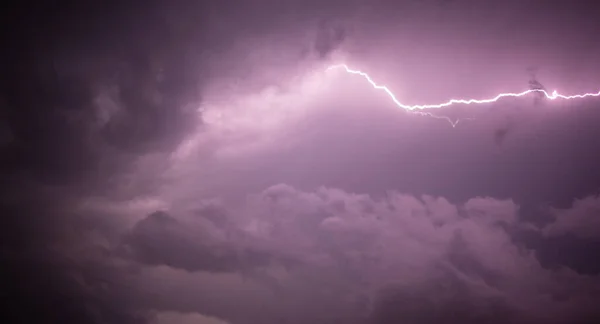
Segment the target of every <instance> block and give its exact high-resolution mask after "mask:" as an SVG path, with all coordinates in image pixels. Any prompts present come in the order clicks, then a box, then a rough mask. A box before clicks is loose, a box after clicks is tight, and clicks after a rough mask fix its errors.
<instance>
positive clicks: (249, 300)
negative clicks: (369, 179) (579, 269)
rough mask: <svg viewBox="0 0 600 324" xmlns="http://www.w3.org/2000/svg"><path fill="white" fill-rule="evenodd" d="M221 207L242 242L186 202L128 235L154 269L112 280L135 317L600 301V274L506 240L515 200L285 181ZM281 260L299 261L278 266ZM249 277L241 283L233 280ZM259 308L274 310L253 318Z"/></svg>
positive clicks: (531, 309) (301, 318)
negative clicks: (358, 190)
mask: <svg viewBox="0 0 600 324" xmlns="http://www.w3.org/2000/svg"><path fill="white" fill-rule="evenodd" d="M181 207H183V206H179V208H178V210H180V211H181V210H184V209H185V208H181ZM575 208H576V207H575ZM220 210H221V211H222V213H224V214H228V215H230V216H229V217H228V225H227V229H228V231H229V233H238V234H237V235H223V234H224V233H223V232H222V229H223V228H224V227H223V226H221V227H219V226H215V225H214V224H212V225H211V224H210V223H205V222H204V221H199V222H198V213H197V212H194V208H192V209H191V210H190V214H188V215H182V214H180V215H179V216H169V215H167V214H165V213H163V212H157V213H153V214H151V215H149V216H147V217H146V218H144V219H142V220H140V221H139V222H138V223H137V224H136V225H135V226H134V227H133V229H132V231H131V233H130V234H126V235H125V236H124V237H123V239H124V240H125V241H124V242H126V243H127V244H129V248H132V249H133V251H137V252H138V253H139V252H142V254H136V253H133V254H120V255H121V257H124V258H125V260H128V259H130V258H131V257H133V259H130V261H127V262H131V261H134V262H135V261H136V260H139V261H143V262H144V263H146V264H147V265H143V266H141V268H138V270H137V271H136V272H135V273H136V274H135V275H134V276H132V275H125V276H122V277H121V278H120V279H119V280H120V281H118V283H119V282H120V283H122V284H123V283H125V282H128V283H129V284H130V285H133V288H131V289H130V290H129V292H128V294H133V295H129V296H130V297H129V299H131V300H136V301H135V302H133V304H132V305H131V309H130V310H131V311H138V312H139V311H142V310H144V309H146V310H147V309H155V310H157V311H159V312H169V311H172V312H173V311H174V312H193V313H199V314H205V315H209V316H215V317H218V318H222V319H224V320H227V321H229V322H232V323H255V322H260V321H261V320H266V319H267V318H272V317H271V316H274V317H273V318H278V316H279V318H280V319H279V320H283V319H285V320H286V321H287V323H303V322H306V321H312V322H315V323H330V322H331V321H335V320H347V321H348V322H350V320H353V321H356V323H364V322H365V321H366V322H369V323H387V322H390V321H396V320H399V319H401V318H403V319H411V320H413V321H415V322H416V323H439V322H440V321H442V320H443V319H447V318H452V319H455V320H457V321H463V322H467V323H471V322H473V323H478V322H481V321H483V322H488V323H496V322H502V321H511V322H516V323H563V322H564V319H566V318H568V319H569V320H573V321H575V322H577V320H579V319H580V318H584V317H585V316H589V315H593V314H595V313H594V309H593V307H592V306H591V305H592V304H590V302H591V300H592V299H590V298H594V296H595V294H597V293H598V288H599V286H598V282H597V280H595V279H593V278H591V277H586V276H582V275H578V274H576V273H574V272H570V271H569V270H567V269H563V268H561V267H558V268H557V267H552V268H544V267H543V266H542V265H541V264H540V263H539V261H538V260H537V259H536V258H535V256H534V254H533V251H532V250H529V249H528V248H525V247H524V246H523V245H522V244H520V243H518V242H517V241H515V237H513V236H512V233H515V231H517V230H518V229H519V227H520V226H521V224H520V223H519V221H518V206H516V205H515V204H514V203H513V202H512V201H501V200H495V199H491V198H474V199H471V200H469V201H467V202H466V203H465V204H463V205H454V204H451V203H449V202H448V201H447V200H445V199H443V198H434V197H429V196H424V197H420V198H416V197H413V196H409V195H402V194H398V193H393V192H390V193H389V194H388V195H387V197H385V198H383V199H375V198H372V197H370V196H368V195H357V194H350V193H347V192H344V191H342V190H337V189H326V188H322V189H319V190H317V191H315V192H303V191H299V190H297V189H295V188H293V187H290V186H286V185H278V186H273V187H271V188H269V189H267V190H265V191H264V192H261V193H259V194H254V195H250V196H248V197H247V198H246V199H245V202H244V203H242V204H241V205H239V204H235V205H231V206H222V207H220ZM213 211H214V209H213ZM105 217H106V216H105ZM121 217H122V216H121ZM202 218H203V217H201V219H202ZM184 224H185V225H184ZM116 248H117V247H116ZM234 251H238V252H237V253H235V252H234ZM242 251H261V255H262V256H263V257H262V258H258V259H256V258H252V255H253V254H248V255H246V257H244V253H242ZM282 255H287V256H290V255H293V256H294V259H295V261H296V264H300V265H301V266H293V267H282V265H281V263H278V262H277V260H278V259H281V257H280V256H282ZM248 256H250V257H248ZM149 265H152V266H149ZM157 265H162V266H159V267H156V266H157ZM177 269H183V270H186V271H194V272H193V273H192V274H190V273H189V272H187V274H185V275H184V274H183V273H181V272H178V270H177ZM252 269H253V270H252ZM250 270H252V271H250ZM242 278H245V279H244V280H247V281H245V283H242V282H243V281H239V282H238V280H241V279H242ZM151 282H154V283H157V282H161V284H160V285H156V284H151ZM209 282H210V284H209ZM236 282H237V283H236ZM579 285H588V288H586V289H581V287H580V288H577V287H578V286H579ZM141 287H145V288H143V291H144V293H143V294H142V292H141V291H138V290H142V288H141ZM177 287H179V288H177ZM183 287H185V288H183ZM218 287H220V288H218ZM212 289H219V290H220V291H222V293H220V294H217V295H215V294H213V293H212V291H213V290H212ZM238 289H241V290H244V291H250V292H251V293H249V294H248V295H246V294H240V293H239V290H238ZM227 291H230V292H229V293H228V292H227ZM147 296H161V297H160V298H158V299H150V298H148V297H147ZM303 296H310V298H308V299H306V298H305V297H303ZM548 296H550V298H549V297H548ZM187 300H201V301H202V302H201V303H189V302H187ZM284 300H285V301H286V302H284ZM288 303H290V304H288ZM256 304H268V305H269V306H268V307H266V306H265V307H266V308H264V309H263V311H262V313H261V314H257V313H254V312H253V310H252V307H254V306H252V305H256ZM234 305H239V306H234ZM318 305H327V308H326V309H323V308H320V307H319V306H318ZM289 307H292V308H302V309H304V312H303V313H295V312H294V311H292V308H289ZM577 314H580V315H577ZM271 320H272V319H271Z"/></svg>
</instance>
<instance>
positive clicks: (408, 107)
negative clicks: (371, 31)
mask: <svg viewBox="0 0 600 324" xmlns="http://www.w3.org/2000/svg"><path fill="white" fill-rule="evenodd" d="M334 69H343V70H344V71H346V72H347V73H350V74H355V75H359V76H361V77H363V78H364V79H365V80H367V82H369V83H370V84H371V85H372V86H373V88H375V89H378V90H383V91H385V93H387V95H388V96H389V97H390V98H391V99H392V101H393V102H394V103H395V104H396V106H398V107H400V108H402V109H405V110H410V111H415V110H424V109H436V108H443V107H448V106H450V105H454V104H465V105H471V104H485V103H492V102H496V101H498V100H500V99H501V98H504V97H522V96H525V95H528V94H530V93H533V92H541V93H542V94H543V95H544V96H545V97H546V98H548V99H550V100H555V99H566V100H570V99H582V98H586V97H600V91H598V92H596V93H584V94H577V95H571V96H565V95H562V94H559V93H558V92H557V91H556V90H554V91H553V92H552V94H549V93H548V92H547V91H546V90H543V89H530V90H526V91H523V92H518V93H501V94H499V95H497V96H495V97H493V98H489V99H450V100H448V101H446V102H443V103H439V104H431V105H406V104H403V103H401V102H400V101H399V100H398V99H397V98H396V96H395V95H394V93H393V92H392V91H391V90H390V89H389V88H388V87H386V86H383V85H379V84H377V83H376V82H375V81H373V79H371V77H370V76H369V75H368V74H367V73H365V72H362V71H359V70H353V69H351V68H349V67H348V66H347V65H346V64H337V65H332V66H330V67H328V68H327V71H330V70H334ZM415 113H418V114H421V115H427V116H431V117H434V118H440V119H445V120H447V121H448V122H449V123H450V124H451V125H452V127H455V126H456V124H458V122H459V121H460V119H459V120H457V121H455V122H454V121H452V120H451V119H450V118H448V117H445V116H437V115H433V114H431V113H427V112H423V111H418V112H415Z"/></svg>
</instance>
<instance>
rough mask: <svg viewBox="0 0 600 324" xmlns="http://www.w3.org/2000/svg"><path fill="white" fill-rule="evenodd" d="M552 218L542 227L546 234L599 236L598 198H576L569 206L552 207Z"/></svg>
mask: <svg viewBox="0 0 600 324" xmlns="http://www.w3.org/2000/svg"><path fill="white" fill-rule="evenodd" d="M551 215H552V216H553V218H554V220H553V221H552V222H551V223H549V224H548V225H547V226H545V227H544V228H543V233H544V234H545V235H546V236H549V237H553V236H561V235H567V234H570V235H573V236H575V237H578V238H581V239H597V238H598V237H599V236H600V199H599V197H598V196H589V197H586V198H583V199H577V200H575V202H574V203H573V206H572V207H571V208H567V209H552V210H551Z"/></svg>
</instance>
